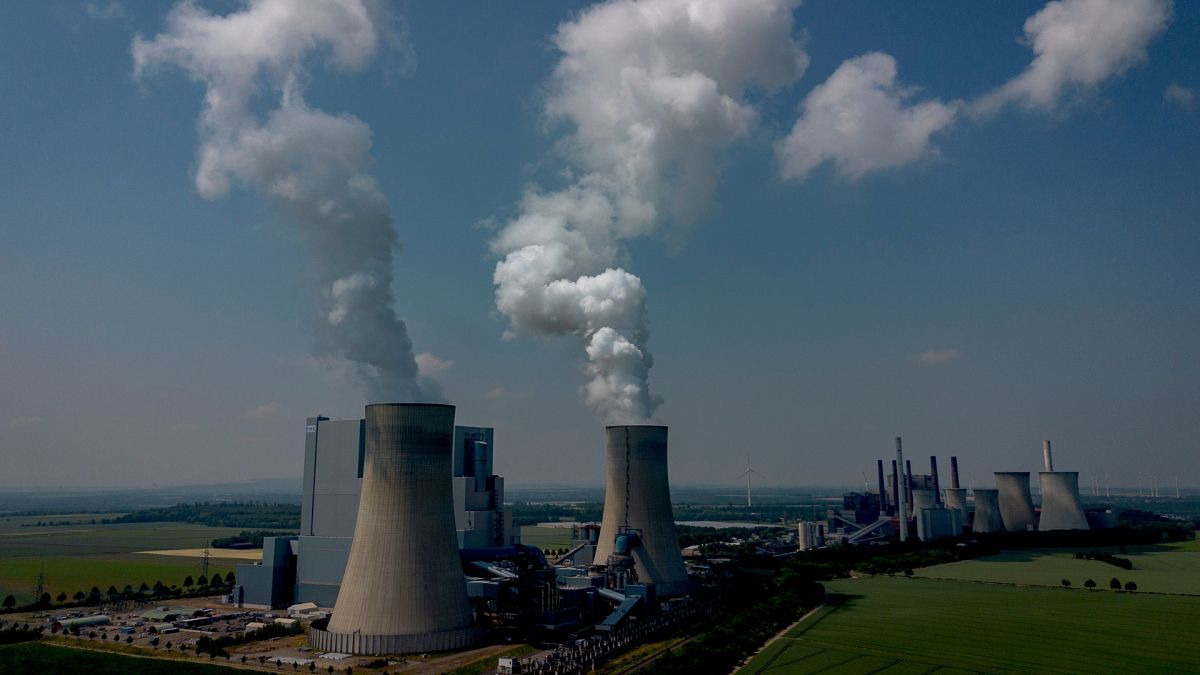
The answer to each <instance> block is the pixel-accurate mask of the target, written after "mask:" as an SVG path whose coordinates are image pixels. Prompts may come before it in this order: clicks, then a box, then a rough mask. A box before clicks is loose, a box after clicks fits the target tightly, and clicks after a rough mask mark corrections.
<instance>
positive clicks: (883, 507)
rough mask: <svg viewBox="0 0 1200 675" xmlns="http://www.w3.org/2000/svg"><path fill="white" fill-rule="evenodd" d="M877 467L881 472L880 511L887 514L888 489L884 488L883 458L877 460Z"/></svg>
mask: <svg viewBox="0 0 1200 675" xmlns="http://www.w3.org/2000/svg"><path fill="white" fill-rule="evenodd" d="M875 468H876V470H877V471H878V473H879V512H880V513H881V514H886V513H888V505H887V490H885V489H884V482H883V460H882V459H877V460H875Z"/></svg>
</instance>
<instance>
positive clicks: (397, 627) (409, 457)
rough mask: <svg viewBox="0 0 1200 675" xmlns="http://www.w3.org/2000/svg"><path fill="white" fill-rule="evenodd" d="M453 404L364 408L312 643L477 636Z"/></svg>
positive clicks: (399, 644)
mask: <svg viewBox="0 0 1200 675" xmlns="http://www.w3.org/2000/svg"><path fill="white" fill-rule="evenodd" d="M453 435H454V406H450V405H438V404H375V405H368V406H367V408H366V449H365V456H364V466H363V482H362V496H361V498H360V501H359V508H358V520H357V523H356V525H355V529H354V540H353V543H352V545H351V547H350V557H349V560H348V562H347V564H346V572H345V575H344V576H343V578H342V585H341V590H340V591H339V593H338V597H337V602H336V604H335V605H334V610H333V615H332V616H331V617H330V619H329V623H328V625H327V627H326V628H325V629H318V628H316V627H314V628H313V629H312V630H311V632H310V634H309V641H310V643H311V644H312V646H313V647H315V648H317V649H323V650H328V651H336V652H345V653H355V654H410V653H415V652H433V651H445V650H451V649H462V648H465V647H470V646H472V645H474V644H476V643H477V642H478V641H479V640H480V639H481V637H482V630H481V629H479V628H476V627H475V626H474V621H473V615H472V611H471V607H470V605H469V603H468V601H467V587H466V579H465V577H464V576H463V572H462V565H461V563H460V560H459V552H458V546H457V542H456V534H455V526H454V512H453V497H452V493H451V446H452V440H453Z"/></svg>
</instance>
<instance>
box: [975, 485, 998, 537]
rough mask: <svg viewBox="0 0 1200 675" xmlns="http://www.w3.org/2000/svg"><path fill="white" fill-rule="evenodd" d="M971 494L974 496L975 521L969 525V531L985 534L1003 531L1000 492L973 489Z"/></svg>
mask: <svg viewBox="0 0 1200 675" xmlns="http://www.w3.org/2000/svg"><path fill="white" fill-rule="evenodd" d="M971 492H972V494H973V495H974V496H975V520H974V521H972V523H971V531H972V532H979V533H987V532H999V531H1000V530H1003V529H1004V519H1003V518H1001V517H1000V491H999V490H996V489H992V488H974V489H973V490H971Z"/></svg>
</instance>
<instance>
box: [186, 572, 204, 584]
mask: <svg viewBox="0 0 1200 675" xmlns="http://www.w3.org/2000/svg"><path fill="white" fill-rule="evenodd" d="M183 585H184V586H191V584H189V583H188V582H186V581H185V582H183ZM196 585H197V586H207V585H208V577H206V576H204V575H203V574H201V575H200V578H199V579H197V580H196Z"/></svg>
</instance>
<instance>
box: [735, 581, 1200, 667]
mask: <svg viewBox="0 0 1200 675" xmlns="http://www.w3.org/2000/svg"><path fill="white" fill-rule="evenodd" d="M1114 569H1117V568H1114ZM826 586H827V588H828V590H829V592H830V593H831V594H832V595H831V601H832V602H831V606H830V607H829V608H826V609H825V610H823V611H822V612H819V613H818V615H816V616H814V617H812V618H810V619H808V620H806V621H804V622H803V623H801V624H800V625H799V626H797V627H796V628H794V629H792V630H791V631H789V632H788V633H787V634H786V636H785V637H783V638H781V639H779V640H777V641H776V642H774V643H773V644H772V645H771V646H770V647H768V648H767V649H765V650H764V651H763V652H761V653H760V654H759V655H758V656H756V657H755V658H754V659H753V660H751V662H750V663H749V664H747V666H746V667H744V668H743V669H741V670H740V671H739V672H740V673H772V674H775V675H784V674H788V673H812V672H822V671H824V672H837V673H932V672H937V673H956V672H989V673H1004V672H1042V673H1047V672H1059V673H1068V672H1070V673H1075V672H1093V673H1134V672H1172V671H1174V672H1196V671H1200V653H1197V651H1196V648H1195V645H1196V644H1197V642H1198V641H1200V602H1198V601H1197V600H1196V599H1195V598H1191V597H1186V596H1175V595H1154V594H1140V593H1112V592H1109V591H1091V592H1089V591H1083V590H1062V589H1051V588H1031V587H1017V586H1010V585H1000V584H980V583H968V582H960V581H943V580H935V579H920V578H915V579H905V578H903V577H884V576H880V577H868V578H863V579H855V580H837V581H833V582H829V583H827V585H826Z"/></svg>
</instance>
